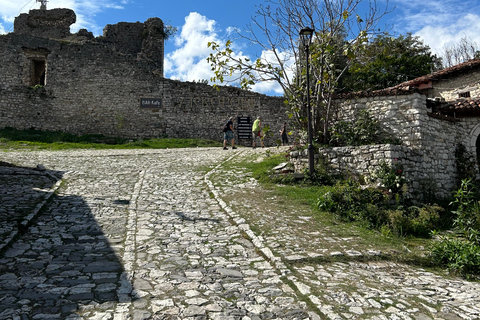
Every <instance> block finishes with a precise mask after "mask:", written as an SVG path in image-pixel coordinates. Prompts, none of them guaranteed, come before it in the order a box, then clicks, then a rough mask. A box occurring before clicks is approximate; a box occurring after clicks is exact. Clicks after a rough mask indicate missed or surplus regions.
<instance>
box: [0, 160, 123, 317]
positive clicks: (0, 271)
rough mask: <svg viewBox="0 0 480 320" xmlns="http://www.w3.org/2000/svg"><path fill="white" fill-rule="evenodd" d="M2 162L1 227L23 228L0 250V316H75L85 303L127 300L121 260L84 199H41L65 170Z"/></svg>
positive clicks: (3, 235) (66, 197) (52, 197)
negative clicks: (33, 211) (35, 212)
mask: <svg viewBox="0 0 480 320" xmlns="http://www.w3.org/2000/svg"><path fill="white" fill-rule="evenodd" d="M2 164H3V165H2ZM2 164H0V203H1V206H0V207H1V209H0V225H1V226H8V228H3V227H2V234H1V235H2V237H3V239H5V238H6V236H7V235H8V234H9V231H12V230H15V229H18V230H20V233H19V234H18V235H17V236H16V237H15V238H14V240H13V241H10V243H9V244H8V246H6V247H5V248H4V250H3V251H2V252H0V319H36V318H38V319H53V318H55V319H65V318H67V317H68V318H71V319H73V318H72V317H75V314H76V313H78V312H81V311H82V309H83V308H84V307H85V306H87V305H88V306H92V305H93V306H98V304H107V305H108V304H109V303H110V302H117V301H130V300H132V298H131V292H132V285H131V284H130V282H129V281H128V280H127V277H126V275H125V272H124V268H123V266H122V263H121V261H120V260H119V259H118V257H117V255H116V253H115V251H114V249H113V248H112V247H111V246H110V244H109V242H108V241H107V239H106V237H105V235H104V232H103V231H102V228H101V227H100V226H99V225H98V223H97V221H96V219H95V218H94V216H93V214H92V212H91V209H90V207H89V206H88V204H87V203H85V201H84V200H83V199H82V198H81V197H78V196H75V195H69V196H63V197H62V196H56V195H53V196H51V197H50V198H49V199H48V201H46V202H45V201H44V199H45V196H46V194H48V193H51V190H50V188H51V187H52V186H54V185H55V184H56V183H57V181H59V180H60V179H62V176H63V173H62V172H58V171H51V170H41V171H39V170H35V169H31V168H21V167H13V166H8V165H5V163H2ZM42 201H43V202H45V204H44V205H43V206H42V208H41V209H40V210H38V213H37V214H36V216H35V217H33V219H31V220H30V221H29V223H28V224H25V223H24V224H23V225H28V226H27V227H24V228H22V222H24V221H25V217H27V216H28V215H29V213H31V212H32V210H35V208H36V207H37V205H38V204H39V203H41V202H42ZM3 239H2V240H3Z"/></svg>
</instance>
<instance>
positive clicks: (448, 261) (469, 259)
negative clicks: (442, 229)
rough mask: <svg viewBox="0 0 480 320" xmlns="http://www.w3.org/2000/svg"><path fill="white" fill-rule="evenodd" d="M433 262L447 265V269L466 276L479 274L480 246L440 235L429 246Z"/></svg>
mask: <svg viewBox="0 0 480 320" xmlns="http://www.w3.org/2000/svg"><path fill="white" fill-rule="evenodd" d="M430 258H431V259H432V261H433V263H435V264H437V265H441V266H447V268H448V270H450V271H452V272H454V273H459V274H461V275H463V276H465V277H466V278H475V277H478V275H479V274H480V246H478V245H475V244H474V243H472V242H470V241H466V240H465V239H458V238H449V237H442V238H441V239H440V241H438V242H435V243H434V244H433V245H431V246H430Z"/></svg>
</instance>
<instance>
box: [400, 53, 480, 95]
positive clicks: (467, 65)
mask: <svg viewBox="0 0 480 320" xmlns="http://www.w3.org/2000/svg"><path fill="white" fill-rule="evenodd" d="M479 67H480V58H479V59H472V60H468V61H466V62H463V63H460V64H457V65H455V66H453V67H449V68H445V69H442V70H439V71H436V72H434V73H431V74H429V75H426V76H422V77H418V78H416V79H413V80H410V81H407V82H403V83H400V84H398V85H396V86H394V87H393V88H403V87H409V86H418V85H420V84H422V83H427V82H429V81H437V80H440V79H444V78H448V77H450V76H454V75H457V74H460V73H464V72H466V71H469V70H471V69H475V68H479Z"/></svg>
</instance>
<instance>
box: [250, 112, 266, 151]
mask: <svg viewBox="0 0 480 320" xmlns="http://www.w3.org/2000/svg"><path fill="white" fill-rule="evenodd" d="M257 137H259V138H260V142H261V144H262V148H263V147H264V145H263V132H262V119H260V117H257V119H256V120H255V121H254V122H253V126H252V147H253V148H255V140H256V139H257Z"/></svg>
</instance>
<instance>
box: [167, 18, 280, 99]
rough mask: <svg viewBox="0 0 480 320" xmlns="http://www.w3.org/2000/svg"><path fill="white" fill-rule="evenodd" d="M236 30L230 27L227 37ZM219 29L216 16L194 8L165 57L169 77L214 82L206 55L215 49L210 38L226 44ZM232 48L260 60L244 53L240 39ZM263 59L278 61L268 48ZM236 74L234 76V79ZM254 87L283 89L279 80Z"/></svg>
mask: <svg viewBox="0 0 480 320" xmlns="http://www.w3.org/2000/svg"><path fill="white" fill-rule="evenodd" d="M233 31H234V29H233V28H231V27H229V28H227V30H226V31H225V37H229V36H231V34H232V32H233ZM219 33H220V30H218V29H217V28H216V22H215V21H214V20H209V19H207V18H206V17H205V16H202V15H200V14H199V13H196V12H191V13H190V14H189V15H188V16H187V17H186V18H185V24H184V25H183V26H182V27H181V31H180V33H179V34H177V35H176V36H175V41H174V43H175V46H176V49H175V50H173V51H171V52H170V53H168V54H167V55H166V57H165V75H166V77H167V78H171V79H176V80H181V81H198V80H208V81H209V82H210V78H211V77H212V76H213V71H212V70H211V66H210V64H209V63H208V62H207V60H206V59H207V58H208V57H209V55H210V53H212V50H211V49H210V48H209V47H208V42H212V41H213V42H216V43H217V44H220V45H221V44H224V43H225V42H226V38H223V37H222V36H221V35H220V34H219ZM167 46H168V43H167ZM232 49H233V50H234V52H235V54H236V57H241V58H242V59H245V58H249V59H250V60H256V57H250V56H248V55H246V54H245V53H243V52H242V46H241V44H239V43H236V42H234V43H233V44H232ZM262 59H265V60H267V61H274V59H273V56H272V54H271V53H269V52H265V51H264V52H263V53H262ZM234 77H235V76H234ZM234 77H232V78H230V79H234ZM252 90H253V91H256V92H260V93H265V94H274V95H279V94H282V93H283V91H282V89H281V87H280V86H279V85H278V84H277V83H276V82H260V83H258V84H256V85H254V86H253V87H252Z"/></svg>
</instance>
